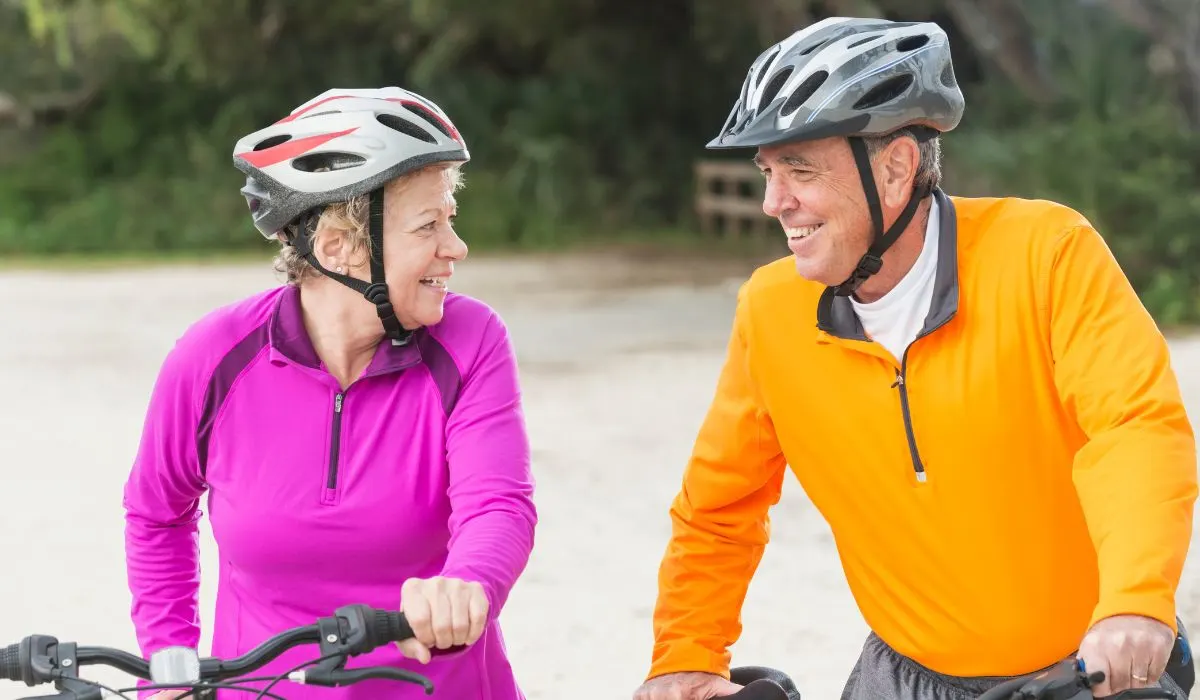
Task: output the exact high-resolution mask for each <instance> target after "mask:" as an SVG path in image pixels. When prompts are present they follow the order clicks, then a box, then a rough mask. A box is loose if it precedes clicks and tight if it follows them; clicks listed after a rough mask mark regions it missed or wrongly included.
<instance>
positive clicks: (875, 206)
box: [833, 136, 929, 297]
mask: <svg viewBox="0 0 1200 700" xmlns="http://www.w3.org/2000/svg"><path fill="white" fill-rule="evenodd" d="M849 140H850V150H851V152H853V153H854V162H855V163H856V164H857V165H858V176H859V178H860V179H861V180H862V187H863V194H865V195H866V197H867V206H868V207H870V209H871V224H872V229H873V231H874V236H873V241H874V242H873V243H872V244H871V247H870V248H868V249H867V252H866V254H865V255H863V256H862V259H861V260H859V261H858V265H857V266H856V267H855V268H854V272H852V273H850V277H849V278H847V279H846V281H845V282H842V283H841V284H839V285H838V286H836V287H834V288H833V293H834V294H835V295H836V296H843V297H848V296H850V295H852V294H854V293H855V292H856V291H858V288H859V287H860V286H862V284H863V282H866V281H867V279H868V278H870V277H871V275H874V274H875V273H877V272H879V270H881V269H882V268H883V254H884V253H885V252H887V249H888V248H891V247H892V244H893V243H895V242H896V240H897V239H898V238H900V234H902V233H904V229H905V228H906V227H907V226H908V224H909V222H911V221H912V218H913V216H915V215H916V213H917V207H918V206H920V204H921V200H922V199H924V198H925V196H926V195H928V194H929V192H927V191H926V190H927V188H924V187H915V188H913V193H912V196H911V197H909V199H908V204H907V205H906V206H905V207H904V210H903V211H901V212H900V216H898V217H896V221H895V222H893V223H892V225H891V227H889V228H888V230H887V232H884V230H883V205H882V204H881V202H880V199H879V191H878V189H876V187H875V176H874V172H873V171H872V170H871V158H870V156H869V155H868V154H867V144H866V142H865V141H863V139H862V138H861V137H859V136H851V137H850V139H849Z"/></svg>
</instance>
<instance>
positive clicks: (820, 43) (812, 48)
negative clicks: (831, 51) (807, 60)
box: [800, 39, 829, 56]
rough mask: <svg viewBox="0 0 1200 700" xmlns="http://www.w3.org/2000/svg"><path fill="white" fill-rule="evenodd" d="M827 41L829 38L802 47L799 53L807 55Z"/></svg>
mask: <svg viewBox="0 0 1200 700" xmlns="http://www.w3.org/2000/svg"><path fill="white" fill-rule="evenodd" d="M828 43H829V40H828V39H826V40H825V41H822V42H819V43H816V44H813V45H812V46H810V47H808V48H807V49H804V50H803V51H801V52H800V55H801V56H807V55H809V54H810V53H812V52H813V51H816V50H817V49H819V48H821V47H822V46H824V45H825V44H828Z"/></svg>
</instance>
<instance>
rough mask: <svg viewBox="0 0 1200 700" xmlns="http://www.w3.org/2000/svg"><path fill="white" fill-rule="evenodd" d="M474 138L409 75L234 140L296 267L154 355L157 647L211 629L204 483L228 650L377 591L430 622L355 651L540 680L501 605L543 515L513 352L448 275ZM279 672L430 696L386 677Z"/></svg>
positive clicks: (285, 261) (151, 542) (475, 678)
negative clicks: (522, 672) (525, 663)
mask: <svg viewBox="0 0 1200 700" xmlns="http://www.w3.org/2000/svg"><path fill="white" fill-rule="evenodd" d="M467 160H468V155H467V149H466V145H465V143H464V142H463V139H462V137H461V136H460V135H459V133H458V131H457V130H456V129H455V127H454V125H453V124H451V122H450V120H449V119H448V118H447V117H446V115H445V114H444V113H443V112H442V110H441V109H440V108H438V106H437V105H435V104H433V103H432V102H430V101H429V100H427V99H425V98H423V97H421V96H419V95H416V94H413V93H411V92H408V91H405V90H401V89H398V88H386V89H380V90H333V91H329V92H326V93H324V94H322V95H320V96H318V97H316V98H314V99H313V100H310V101H309V102H307V103H305V104H303V105H301V106H300V107H298V108H297V109H296V110H294V111H293V112H292V113H291V114H290V115H289V116H287V117H285V118H283V119H282V120H280V121H279V122H276V123H275V124H273V125H271V126H269V127H267V128H265V129H263V130H260V131H257V132H255V133H252V134H250V135H249V136H246V137H245V138H243V139H242V140H240V141H239V142H238V144H237V147H236V149H235V152H234V162H235V164H236V165H237V167H238V168H239V169H240V170H241V171H243V172H244V173H245V174H246V175H247V184H246V186H245V188H243V190H242V193H243V195H244V196H245V197H246V199H247V201H248V202H249V206H250V210H251V212H252V214H253V218H254V223H255V225H256V227H257V228H258V229H259V231H261V232H262V234H263V235H264V236H266V237H267V238H269V239H275V238H278V239H279V240H280V241H281V243H282V252H281V254H280V256H279V259H278V261H277V263H278V265H279V266H280V268H281V269H282V270H284V271H285V272H286V274H287V278H288V283H287V284H284V285H282V286H279V287H277V288H273V289H270V290H268V291H266V292H263V293H260V294H256V295H254V296H252V297H250V298H248V299H245V300H243V301H240V302H237V303H234V304H232V305H229V306H226V307H224V308H220V309H218V310H216V311H214V312H212V313H210V314H209V315H207V316H206V317H204V318H203V319H201V320H200V321H199V322H198V323H195V324H194V325H192V326H191V327H190V328H189V329H188V330H187V331H186V333H184V335H183V337H182V338H181V339H180V340H179V341H178V343H177V344H176V346H175V347H174V348H173V349H172V350H171V352H170V354H169V355H168V356H167V358H166V360H165V362H164V364H163V366H162V369H161V372H160V374H159V376H158V380H157V382H156V384H155V387H154V390H153V395H152V397H151V399H150V406H149V411H148V415H147V419H146V423H145V429H144V433H143V435H142V439H141V444H140V449H139V451H138V454H137V458H136V461H135V463H134V465H133V468H132V471H131V474H130V475H129V479H128V482H127V484H126V487H125V499H124V503H125V507H126V510H127V518H126V523H127V525H126V555H127V566H128V578H129V585H130V589H131V591H132V594H133V605H132V616H133V622H134V625H135V628H136V632H137V637H138V642H139V644H140V646H141V649H142V652H143V654H145V655H146V656H147V657H150V658H153V657H154V655H155V654H159V653H168V652H172V653H173V652H177V651H179V650H180V649H181V648H182V649H195V648H196V647H197V645H198V643H199V636H200V628H199V620H198V606H197V599H198V586H199V576H200V571H199V561H198V551H197V520H198V518H199V517H200V509H199V506H200V498H201V496H202V495H203V494H205V492H207V501H208V510H209V517H210V518H211V524H212V529H213V533H214V535H215V539H216V543H217V548H218V551H219V561H220V567H219V571H213V572H205V573H206V574H207V575H214V576H216V577H217V604H216V615H215V621H214V630H213V642H212V654H213V655H215V656H220V657H232V656H235V655H239V654H243V653H245V652H246V651H248V650H249V649H251V648H252V647H254V646H255V645H257V644H259V643H261V642H263V641H264V640H266V639H267V638H268V637H271V636H272V635H274V634H276V633H278V632H280V631H282V630H284V629H285V628H289V627H292V626H296V625H307V624H311V623H312V622H314V621H315V620H316V618H318V617H320V616H326V615H330V614H332V613H333V611H334V610H335V609H336V608H338V607H339V606H342V605H346V604H352V603H364V604H368V605H371V606H375V607H379V608H384V609H392V610H396V609H399V610H402V611H403V612H404V613H405V614H406V616H407V617H408V620H409V622H410V624H411V625H412V627H413V629H414V631H415V633H416V639H415V640H410V641H409V642H405V643H403V644H401V645H399V646H397V645H385V646H384V647H381V648H379V649H377V650H376V651H375V652H372V653H371V654H369V655H366V656H363V657H359V658H356V659H353V660H351V662H350V664H349V665H350V666H352V667H355V666H361V665H375V664H388V665H394V666H397V667H401V668H407V669H409V670H411V671H415V672H417V673H421V674H422V675H425V676H426V677H428V678H430V680H432V681H433V683H434V685H435V688H436V697H442V698H454V699H455V700H468V699H475V698H478V699H483V698H489V699H491V700H515V699H517V698H521V697H522V694H521V691H520V690H519V689H518V687H517V684H516V682H515V680H514V675H513V671H512V669H511V668H510V665H509V662H508V659H507V658H506V653H505V648H504V642H503V640H502V638H501V632H500V627H499V624H498V622H497V617H498V615H499V613H500V610H501V607H502V606H503V604H504V602H505V599H506V598H507V596H508V594H509V591H510V589H511V588H512V586H513V585H514V583H515V581H516V579H517V578H518V576H519V575H520V573H521V572H522V571H523V570H524V567H525V565H526V562H527V560H528V557H529V554H530V550H531V548H532V546H533V538H534V526H535V523H536V512H535V509H534V504H533V501H532V492H533V480H532V477H531V474H530V465H529V445H528V440H527V437H526V432H525V425H524V417H523V413H522V408H521V398H520V389H519V386H518V379H517V369H516V364H515V360H514V354H513V349H512V346H511V344H510V340H509V336H508V333H507V331H506V328H505V326H504V324H503V323H502V322H501V320H500V319H499V317H498V316H497V315H496V313H495V312H493V311H492V310H491V309H490V308H489V307H488V306H486V305H484V304H483V303H481V302H479V301H476V300H474V299H471V298H468V297H466V296H462V295H457V294H453V293H451V292H449V291H448V290H447V283H448V281H449V280H450V278H451V275H452V274H453V272H454V263H455V262H457V261H460V260H462V259H463V258H464V257H465V256H466V253H467V247H466V245H465V244H464V243H463V241H462V240H461V239H460V238H459V237H458V235H457V234H456V233H455V231H454V226H453V223H454V217H455V208H456V204H455V196H454V195H455V192H456V190H457V189H458V188H459V187H460V184H461V180H460V177H461V176H460V171H459V168H460V166H461V164H462V163H464V162H466V161H467ZM364 298H365V300H364ZM315 656H316V647H313V646H307V647H301V648H299V649H295V650H292V651H291V652H289V653H287V654H285V655H284V656H283V657H281V658H280V659H278V660H277V661H276V662H274V663H273V664H271V665H270V666H268V667H266V668H265V669H263V673H264V675H265V674H268V673H271V674H272V675H273V674H274V673H280V672H283V671H286V670H287V669H290V668H292V667H294V666H296V665H297V664H299V663H303V662H304V661H306V660H310V659H312V658H314V657H315ZM274 691H275V692H280V693H282V694H283V695H285V696H287V697H289V698H310V697H311V698H320V699H321V700H336V699H346V700H348V699H351V698H371V699H377V698H410V697H411V698H416V697H424V694H423V690H422V689H421V687H420V686H417V685H412V684H406V683H397V682H394V681H393V682H388V681H382V680H372V681H365V682H361V683H358V684H355V685H350V686H347V687H344V688H308V687H306V686H300V685H286V686H284V687H281V686H276V687H275V688H274ZM148 694H149V691H144V693H143V696H145V695H148ZM177 694H179V693H178V691H166V692H160V693H159V694H158V695H159V696H162V697H174V696H176V695H177ZM219 695H220V696H221V697H224V695H225V693H220V694H219ZM156 697H157V696H156Z"/></svg>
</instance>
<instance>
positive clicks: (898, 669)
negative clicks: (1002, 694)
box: [841, 632, 1187, 700]
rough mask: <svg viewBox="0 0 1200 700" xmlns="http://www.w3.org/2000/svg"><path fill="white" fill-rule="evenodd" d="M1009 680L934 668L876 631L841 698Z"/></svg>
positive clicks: (938, 692) (872, 699) (966, 690)
mask: <svg viewBox="0 0 1200 700" xmlns="http://www.w3.org/2000/svg"><path fill="white" fill-rule="evenodd" d="M1006 680H1010V677H976V678H958V677H955V676H946V675H943V674H941V673H937V672H935V671H931V670H930V669H928V668H925V667H924V666H922V665H920V664H918V663H917V662H915V661H913V660H912V659H909V658H908V657H905V656H901V655H900V653H899V652H897V651H896V650H894V649H892V648H891V647H889V646H888V645H887V644H886V643H884V641H883V640H882V639H880V638H879V637H878V636H877V635H876V634H875V633H874V632H872V633H871V634H870V635H868V636H867V641H866V643H865V644H864V645H863V650H862V654H860V655H859V657H858V663H856V664H855V665H854V669H853V670H851V671H850V678H849V680H848V681H847V682H846V687H845V689H844V690H843V691H842V698H841V700H975V699H976V698H978V697H979V696H980V695H982V694H983V693H985V692H987V691H988V690H990V689H991V688H993V687H994V686H996V685H999V684H1000V683H1002V682H1004V681H1006ZM1160 683H1161V685H1159V686H1156V687H1162V688H1167V689H1169V690H1171V691H1172V692H1174V693H1175V694H1176V696H1177V697H1178V698H1179V700H1187V696H1186V695H1184V693H1183V691H1182V690H1181V689H1180V688H1179V686H1178V685H1176V684H1175V682H1174V680H1173V679H1171V677H1169V676H1166V675H1164V676H1163V677H1162V679H1161V681H1160ZM1083 697H1086V698H1089V699H1090V698H1091V696H1090V695H1087V694H1084V695H1083Z"/></svg>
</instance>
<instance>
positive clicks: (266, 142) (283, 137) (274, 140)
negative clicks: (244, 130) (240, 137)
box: [254, 134, 292, 151]
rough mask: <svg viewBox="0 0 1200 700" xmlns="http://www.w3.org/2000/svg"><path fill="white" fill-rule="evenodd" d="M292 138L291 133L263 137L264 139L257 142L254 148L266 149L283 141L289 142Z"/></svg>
mask: <svg viewBox="0 0 1200 700" xmlns="http://www.w3.org/2000/svg"><path fill="white" fill-rule="evenodd" d="M291 140H292V137H291V135H290V134H278V135H276V136H272V137H270V138H266V139H263V140H262V141H259V142H258V143H257V144H255V145H254V150H256V151H262V150H266V149H268V148H274V147H276V146H278V145H279V144H281V143H287V142H288V141H291Z"/></svg>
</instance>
